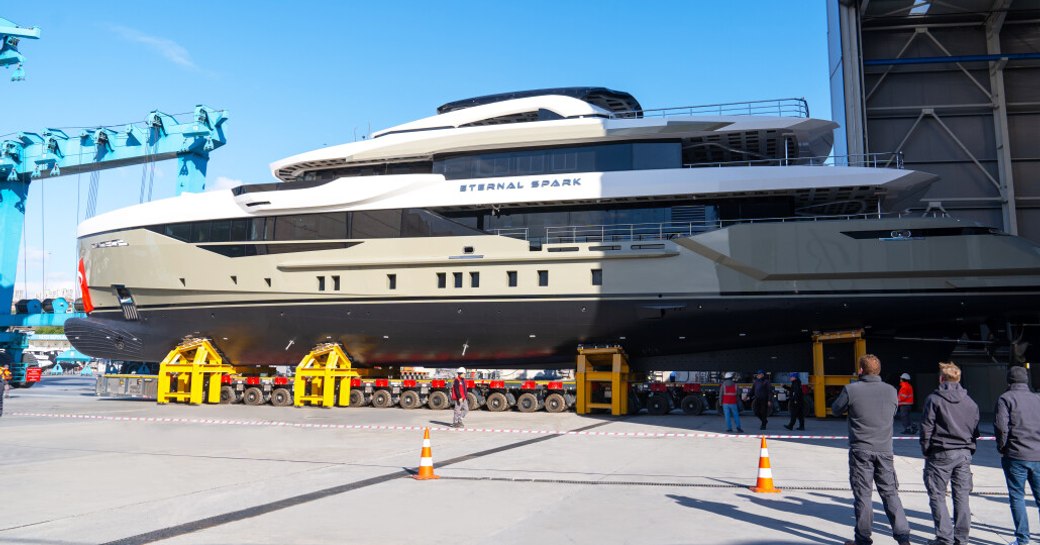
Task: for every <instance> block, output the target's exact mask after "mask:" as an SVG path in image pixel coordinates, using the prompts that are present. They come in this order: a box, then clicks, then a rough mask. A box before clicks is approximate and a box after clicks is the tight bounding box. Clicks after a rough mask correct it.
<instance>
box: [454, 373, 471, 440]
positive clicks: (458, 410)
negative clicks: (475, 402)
mask: <svg viewBox="0 0 1040 545" xmlns="http://www.w3.org/2000/svg"><path fill="white" fill-rule="evenodd" d="M451 400H452V402H453V403H454V405H455V414H454V418H453V419H452V421H451V427H453V428H464V427H465V426H463V425H462V419H463V418H466V415H467V414H469V401H468V400H467V399H466V368H465V367H459V368H458V369H456V370H455V380H453V381H451Z"/></svg>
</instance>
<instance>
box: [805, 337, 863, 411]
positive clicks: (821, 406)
mask: <svg viewBox="0 0 1040 545" xmlns="http://www.w3.org/2000/svg"><path fill="white" fill-rule="evenodd" d="M812 340H813V377H812V383H813V412H815V413H816V418H824V417H826V416H827V412H828V410H829V408H828V407H827V402H826V397H827V396H826V387H827V386H842V385H846V384H848V383H849V382H851V381H852V376H853V375H855V374H856V372H857V371H858V370H857V369H856V366H857V365H858V364H859V359H860V358H861V357H862V356H863V355H864V354H866V353H867V340H866V339H865V338H863V330H862V329H855V330H852V331H833V332H828V333H820V332H816V333H813V336H812ZM850 341H851V342H852V343H853V347H852V353H853V356H854V362H853V364H852V365H853V371H852V375H827V374H826V372H825V370H824V360H823V344H824V343H838V342H850Z"/></svg>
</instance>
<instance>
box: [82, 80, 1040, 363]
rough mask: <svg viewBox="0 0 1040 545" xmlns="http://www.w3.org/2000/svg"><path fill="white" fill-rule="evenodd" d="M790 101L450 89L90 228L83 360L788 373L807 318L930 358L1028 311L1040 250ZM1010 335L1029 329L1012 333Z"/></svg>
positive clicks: (1038, 284)
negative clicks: (932, 194) (333, 142)
mask: <svg viewBox="0 0 1040 545" xmlns="http://www.w3.org/2000/svg"><path fill="white" fill-rule="evenodd" d="M835 127H836V124H835V123H833V122H831V121H826V120H818V119H813V118H811V117H809V112H808V107H807V105H806V104H805V102H804V101H803V100H799V99H784V100H771V101H759V102H749V103H739V104H721V105H711V106H700V107H680V108H664V109H644V108H643V107H642V106H641V105H640V103H639V102H638V101H637V100H636V99H635V98H634V97H633V96H631V95H630V94H628V93H625V92H620V91H614V90H610V89H606V88H601V87H568V88H557V89H543V90H536V91H523V92H512V93H504V94H499V95H491V96H483V97H477V98H471V99H466V100H460V101H456V102H452V103H448V104H445V105H443V106H441V107H440V108H438V112H437V115H434V116H431V117H428V118H425V119H420V120H417V121H413V122H410V123H406V124H403V125H399V126H396V127H391V128H388V129H385V130H382V131H379V132H376V133H374V134H373V135H372V137H371V138H369V139H364V140H362V141H358V142H352V143H347V144H343V145H337V146H332V147H327V148H323V149H319V150H315V151H310V152H307V153H303V154H300V155H296V156H293V157H289V158H287V159H283V160H280V161H277V162H275V163H274V164H273V165H272V167H271V168H272V173H273V174H274V176H275V177H276V178H278V179H279V180H280V182H277V183H270V184H260V185H246V186H241V187H238V188H235V189H232V190H222V191H211V192H206V193H198V194H183V195H180V196H178V197H174V198H171V199H165V200H160V201H155V202H150V203H145V204H141V205H137V206H132V207H129V208H125V209H122V210H117V211H114V212H111V213H108V214H104V215H100V216H97V217H94V218H91V219H89V220H87V221H85V222H84V223H82V224H81V225H80V228H79V248H80V258H81V263H80V266H81V273H82V274H81V283H82V289H83V294H84V299H85V301H86V302H87V305H88V307H89V309H90V313H89V316H88V317H87V318H83V319H74V320H69V322H68V323H67V325H66V332H67V335H68V337H69V339H70V341H71V342H72V344H73V345H74V346H75V347H76V348H77V349H78V350H80V351H81V352H83V353H85V354H88V355H90V356H94V357H99V358H109V359H120V360H133V361H159V360H161V359H162V358H163V357H164V355H165V354H166V353H167V351H168V350H170V349H171V348H172V347H174V346H175V345H176V344H177V342H178V341H179V340H180V339H181V338H183V337H185V336H205V337H209V338H211V339H213V340H214V341H215V344H216V345H217V346H218V347H219V348H220V349H221V351H223V352H224V354H225V356H226V357H227V358H228V359H229V360H230V361H232V362H233V363H235V364H236V365H250V364H258V365H259V364H270V365H285V364H295V363H298V362H299V360H300V358H301V357H302V356H303V355H304V354H306V353H307V352H308V351H309V349H310V348H311V347H313V346H314V345H316V344H318V343H321V342H328V341H338V342H341V343H343V345H344V346H345V347H346V349H347V350H348V352H349V353H350V354H351V356H352V357H353V358H354V359H355V363H356V364H357V365H360V366H375V365H394V364H396V365H427V366H438V367H443V366H449V365H450V366H454V365H456V364H464V365H466V366H473V367H484V368H493V367H499V368H545V367H552V366H567V365H572V364H573V361H574V355H575V349H576V347H577V346H579V345H594V344H620V345H622V346H623V347H624V348H625V349H626V351H627V353H628V354H629V356H630V358H631V360H632V363H633V365H634V366H635V367H636V368H640V369H675V370H699V369H722V368H726V369H748V368H760V367H761V368H773V369H802V368H807V367H808V366H809V363H808V362H809V361H811V360H810V359H809V352H808V346H809V338H810V335H811V333H812V332H813V331H820V330H838V329H848V328H865V330H866V331H867V336H868V346H869V347H870V349H871V351H873V352H876V353H879V355H881V356H882V357H883V358H885V357H890V358H892V357H894V358H900V359H901V360H903V364H904V367H907V366H910V367H912V366H914V365H920V366H923V368H927V369H933V366H934V363H935V361H936V360H937V359H938V358H941V357H945V356H947V355H949V353H950V351H951V350H952V349H953V347H954V346H955V344H956V343H955V341H956V340H957V339H962V338H966V337H971V338H978V337H979V336H980V332H983V333H981V334H982V335H985V333H984V332H986V331H990V332H995V331H998V330H1005V331H1011V330H1015V328H1016V327H1017V328H1021V327H1023V326H1024V324H1030V323H1036V322H1037V318H1038V316H1037V314H1038V309H1040V248H1038V247H1037V246H1036V245H1034V244H1033V243H1031V242H1029V241H1027V240H1025V239H1022V238H1019V237H1015V236H1009V235H1007V234H1005V233H1002V232H1000V231H999V230H997V229H994V228H991V227H989V226H986V225H981V224H977V223H975V222H971V221H963V220H958V219H955V218H951V217H947V216H945V215H938V216H936V215H931V214H929V215H925V216H922V214H921V213H920V212H917V213H916V214H908V213H906V212H905V211H906V210H908V209H911V208H918V209H919V208H920V207H921V205H922V197H923V196H924V195H925V193H926V192H927V190H928V188H929V186H930V184H931V183H932V182H934V181H935V176H933V175H931V174H928V173H924V172H916V171H912V170H907V169H904V168H902V161H901V157H900V156H898V155H885V154H876V155H869V156H864V157H828V154H829V153H830V149H831V143H832V135H833V130H834V128H835ZM1008 328H1011V329H1008ZM1019 330H1020V329H1019Z"/></svg>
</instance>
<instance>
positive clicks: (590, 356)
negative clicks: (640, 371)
mask: <svg viewBox="0 0 1040 545" xmlns="http://www.w3.org/2000/svg"><path fill="white" fill-rule="evenodd" d="M576 363H577V372H576V373H575V376H576V381H577V394H578V402H577V407H576V409H577V412H578V414H588V413H589V411H591V410H592V409H609V410H610V413H611V414H613V415H624V414H627V413H628V382H629V380H630V378H629V373H628V357H627V356H625V351H624V350H622V348H621V347H620V346H614V347H608V348H579V349H578V357H577V360H576ZM596 382H600V383H603V382H605V383H607V384H609V385H610V394H611V397H610V403H595V402H593V401H592V384H593V383H596Z"/></svg>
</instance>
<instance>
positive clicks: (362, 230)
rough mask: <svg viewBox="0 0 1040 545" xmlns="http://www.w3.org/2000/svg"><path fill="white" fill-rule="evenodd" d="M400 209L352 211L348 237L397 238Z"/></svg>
mask: <svg viewBox="0 0 1040 545" xmlns="http://www.w3.org/2000/svg"><path fill="white" fill-rule="evenodd" d="M402 212H403V211H402V210H369V211H366V212H354V214H353V217H352V218H351V225H350V228H351V229H350V231H351V233H350V238H397V237H399V236H401V214H402Z"/></svg>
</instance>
